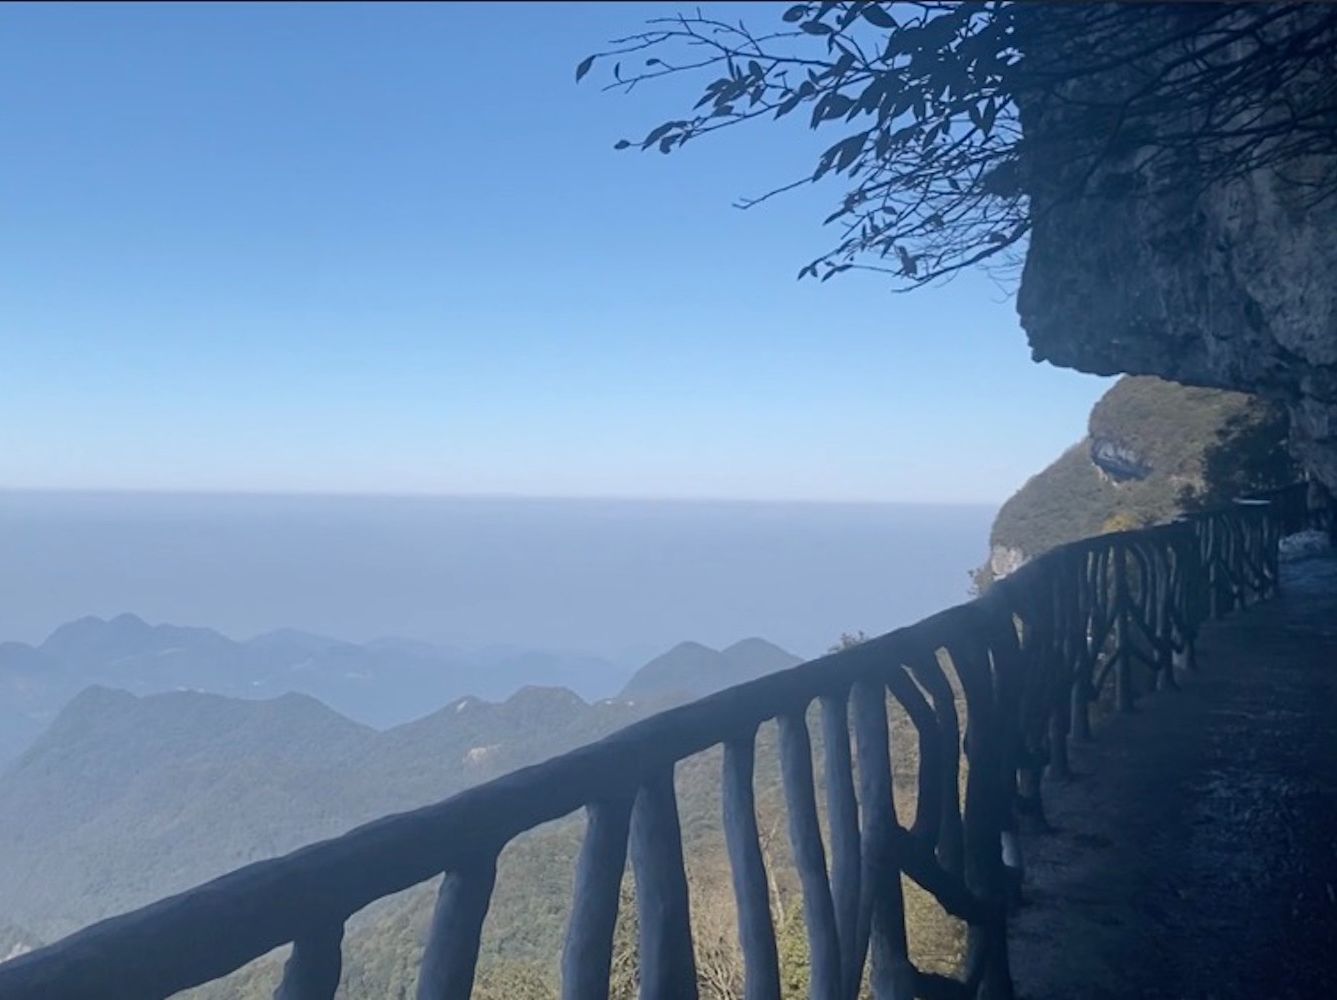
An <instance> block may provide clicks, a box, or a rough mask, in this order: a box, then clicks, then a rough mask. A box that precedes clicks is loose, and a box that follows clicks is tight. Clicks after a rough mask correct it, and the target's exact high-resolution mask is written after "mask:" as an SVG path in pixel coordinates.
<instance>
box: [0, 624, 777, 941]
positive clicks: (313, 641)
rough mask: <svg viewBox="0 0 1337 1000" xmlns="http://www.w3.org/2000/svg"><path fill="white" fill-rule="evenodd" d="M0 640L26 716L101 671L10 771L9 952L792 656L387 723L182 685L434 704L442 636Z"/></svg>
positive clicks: (773, 651)
mask: <svg viewBox="0 0 1337 1000" xmlns="http://www.w3.org/2000/svg"><path fill="white" fill-rule="evenodd" d="M0 654H2V656H0V691H3V692H4V695H6V696H17V698H13V697H6V698H5V700H4V704H6V705H8V706H17V707H11V709H10V711H11V714H12V713H14V712H17V713H18V714H19V715H21V716H22V717H23V719H24V720H26V724H30V725H40V715H39V712H40V711H41V710H43V706H45V705H49V704H50V703H51V702H52V700H53V699H55V698H56V697H59V695H60V693H61V692H62V691H67V690H69V689H70V688H71V687H74V686H76V685H81V684H83V683H85V682H86V680H87V679H88V678H98V679H99V680H100V681H101V683H98V684H95V685H92V686H86V687H83V689H82V690H81V691H79V692H78V693H77V694H75V695H74V696H73V697H72V698H71V699H70V700H69V701H68V703H67V704H65V705H64V707H63V708H62V709H61V710H59V711H58V712H57V713H56V714H55V717H54V719H53V720H52V721H51V722H50V725H49V726H47V727H46V728H45V731H44V732H42V733H41V734H40V735H39V736H37V737H36V739H35V740H34V741H33V742H32V743H31V746H28V747H27V749H26V750H25V751H24V752H22V753H21V754H20V755H18V756H17V758H16V759H14V760H12V761H11V762H10V764H9V765H8V767H6V768H4V769H3V770H0V845H4V849H3V850H0V927H10V928H12V929H10V930H9V931H8V932H7V934H6V935H4V937H6V938H12V939H13V940H12V941H10V947H9V948H5V949H3V950H5V951H8V950H11V948H12V947H14V946H15V943H16V942H17V943H22V942H26V941H29V940H45V941H49V940H52V939H54V938H55V937H58V936H61V935H63V934H65V933H68V932H70V931H72V930H74V929H76V928H78V927H79V926H82V925H83V924H86V923H88V922H90V921H93V920H96V919H100V918H102V917H105V916H109V915H111V914H113V913H116V912H120V911H123V910H125V909H128V908H133V907H135V906H138V905H141V904H143V903H146V902H149V901H151V900H153V899H155V898H158V897H159V896H162V895H164V894H167V893H171V892H175V891H179V890H181V889H183V888H186V887H188V886H190V885H193V884H195V883H197V882H200V881H203V880H205V879H208V878H211V877H213V876H215V875H218V874H221V873H222V872H224V871H227V870H229V869H231V868H234V867H236V866H238V865H242V864H245V863H247V862H249V861H253V860H257V859H259V858H263V857H269V856H273V855H276V854H281V853H284V852H286V851H289V850H292V849H294V848H296V847H298V846H300V845H302V844H304V843H308V842H310V841H313V840H317V839H321V838H324V837H329V836H333V835H336V834H338V833H341V832H343V831H344V830H347V829H349V828H350V827H352V826H355V825H357V824H358V823H361V822H365V821H367V820H369V819H372V818H374V817H376V816H380V815H383V814H385V813H388V812H393V811H397V810H402V809H408V808H413V807H416V806H419V805H423V804H425V803H428V802H432V801H436V800H438V799H441V798H444V797H446V796H448V795H451V794H453V793H455V792H457V791H460V790H461V789H463V788H465V787H468V786H469V785H472V784H475V783H477V782H479V781H484V780H487V779H489V778H492V777H495V776H496V775H499V774H502V773H504V772H506V771H509V770H512V769H514V768H516V767H520V766H523V765H525V764H530V763H534V762H536V761H538V760H542V759H544V758H546V757H548V756H551V755H553V754H556V753H560V752H563V751H565V750H568V749H571V748H573V747H575V746H578V745H580V744H582V743H586V742H588V741H590V740H593V739H597V738H598V737H600V736H602V735H605V734H606V733H608V732H611V731H612V730H614V729H616V728H618V727H620V726H622V725H625V724H627V723H628V722H631V721H633V720H635V719H637V718H640V717H642V716H644V715H646V714H649V713H651V712H653V711H656V710H658V709H659V708H662V707H664V706H666V705H668V704H671V703H673V702H675V701H679V700H682V699H687V698H692V697H696V696H699V695H702V694H706V693H709V692H710V691H713V690H717V689H719V688H722V687H726V686H728V685H730V684H734V683H738V682H741V681H745V680H750V679H752V678H753V677H756V676H759V675H761V674H763V673H767V672H769V671H772V670H777V669H783V668H784V667H787V666H791V665H793V664H795V663H798V662H799V660H798V658H797V657H795V656H793V655H791V654H789V653H787V652H785V651H784V650H782V649H780V648H779V647H777V646H773V645H771V644H770V643H767V642H765V641H763V640H760V639H749V640H744V641H743V642H740V643H737V644H735V645H733V646H730V647H728V648H727V649H725V650H723V651H717V650H713V649H710V648H709V647H706V646H702V645H699V644H696V643H683V644H680V645H679V646H676V647H674V649H672V650H670V651H669V652H668V653H666V654H664V655H663V656H660V657H657V658H656V659H654V660H652V661H650V662H649V663H647V664H646V665H645V666H644V667H643V668H642V669H641V670H639V671H637V672H636V674H635V675H634V676H633V677H632V678H631V680H630V681H629V682H628V683H627V685H626V688H625V689H624V691H623V694H622V696H620V697H617V698H606V699H602V700H598V701H595V702H594V703H590V702H587V701H586V700H585V699H583V698H581V697H580V696H579V695H577V694H576V693H574V692H573V691H571V690H569V689H568V688H565V687H560V686H543V687H538V686H526V687H522V688H520V690H518V691H514V693H512V694H510V696H509V697H507V698H505V699H504V700H500V701H489V700H485V699H483V698H479V697H476V696H474V695H468V696H464V697H454V698H452V699H442V700H439V701H437V702H436V704H437V705H441V704H442V701H445V704H444V706H443V707H440V708H437V709H436V710H435V711H432V712H430V713H428V714H422V713H421V711H420V712H419V714H420V716H421V717H419V718H417V719H415V720H414V721H411V722H407V723H403V724H400V725H397V726H393V727H391V728H388V729H385V730H384V731H378V730H377V729H374V728H372V727H370V726H368V725H365V724H364V723H362V722H360V721H354V720H353V719H350V718H348V717H347V716H346V715H344V714H341V713H340V712H337V711H335V710H334V709H332V708H330V707H328V706H327V705H326V704H324V703H323V702H322V700H318V699H317V698H316V697H313V696H311V695H310V694H305V693H294V692H288V693H284V694H281V695H279V696H277V697H270V698H255V697H248V698H238V697H232V696H229V695H227V694H223V693H205V692H202V691H199V690H171V689H170V688H173V687H180V688H198V687H205V686H206V685H208V686H216V687H223V688H225V690H233V691H235V690H237V689H238V688H240V689H241V690H243V691H248V692H254V691H255V690H257V689H263V688H264V686H265V685H279V684H282V683H285V682H288V683H291V684H292V685H293V686H294V687H295V686H296V685H297V684H299V683H300V684H302V685H304V686H305V687H307V688H308V689H316V690H320V689H324V690H330V691H333V692H335V693H336V694H338V695H339V696H340V697H341V698H343V699H354V698H356V696H357V695H358V694H359V693H361V694H362V696H363V697H365V698H368V699H370V698H373V697H374V698H377V699H380V704H381V710H382V711H387V712H388V711H389V710H390V707H392V706H399V707H400V708H401V710H411V709H412V708H414V707H419V708H421V706H423V705H424V704H425V702H426V700H427V698H428V697H430V693H431V692H433V691H437V692H439V691H443V690H446V689H447V688H448V686H450V685H456V684H462V683H466V682H467V680H466V679H464V678H462V677H461V675H459V674H453V675H451V676H449V677H448V678H447V679H445V680H443V679H441V678H434V677H432V676H431V671H432V667H433V664H435V663H437V662H438V661H435V660H433V659H432V649H431V647H427V648H420V647H419V646H417V645H416V644H412V643H408V642H404V641H402V640H395V641H393V642H381V643H372V644H368V645H366V646H352V645H350V644H346V643H338V642H335V641H334V640H328V639H322V638H321V637H318V636H309V635H304V634H302V633H296V632H287V631H285V632H277V633H270V634H269V635H266V636H261V637H259V638H257V639H254V640H251V641H250V642H246V643H238V642H234V641H232V640H230V639H227V638H226V637H224V636H221V635H219V634H218V633H216V632H212V631H210V630H208V629H193V628H179V627H176V626H170V625H159V626H150V625H147V624H146V623H144V622H143V621H141V620H140V619H138V618H135V617H134V616H131V615H123V616H120V617H117V618H114V619H112V620H110V621H103V620H100V619H81V620H80V621H78V622H74V623H71V624H70V625H67V626H63V627H62V628H60V629H57V630H56V632H54V633H53V634H52V636H51V637H50V638H49V639H48V640H47V641H46V642H44V643H42V644H41V646H40V647H36V648H34V647H31V646H23V645H20V644H15V643H10V644H7V645H6V646H4V647H2V648H0ZM506 662H514V661H506ZM543 662H544V661H541V660H540V661H538V662H535V663H532V664H531V666H533V667H534V668H535V669H540V668H541V667H542V666H543ZM487 674H488V671H486V670H480V671H479V672H478V673H477V674H475V675H474V676H473V677H472V678H469V679H472V680H474V681H475V682H477V681H479V680H481V679H483V676H484V675H487ZM529 676H531V677H532V676H534V674H533V673H530V675H529ZM486 679H487V681H488V683H489V684H490V685H491V686H493V687H494V688H495V687H496V686H499V685H502V684H504V683H506V681H505V679H504V677H503V678H499V677H497V676H496V675H495V674H492V675H489V676H487V677H486ZM257 682H259V683H257ZM112 685H125V686H133V687H134V688H137V689H139V690H140V691H144V690H150V691H151V690H152V689H153V688H154V687H157V688H158V689H159V691H158V693H150V694H135V693H131V692H130V691H127V690H121V689H117V688H115V687H113V686H112ZM387 686H395V687H397V688H398V690H395V691H386V690H384V688H385V687H387ZM163 688H169V690H165V691H164V690H162V689H163ZM271 690H272V688H271ZM7 722H8V720H6V719H0V725H7ZM7 735H10V734H9V733H8V732H7ZM4 943H5V942H4V941H3V940H0V945H2V944H4Z"/></svg>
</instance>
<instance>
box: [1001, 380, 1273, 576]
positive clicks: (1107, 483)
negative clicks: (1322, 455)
mask: <svg viewBox="0 0 1337 1000" xmlns="http://www.w3.org/2000/svg"><path fill="white" fill-rule="evenodd" d="M1297 474H1298V468H1297V466H1296V465H1295V463H1294V461H1293V460H1292V459H1291V457H1290V454H1289V452H1288V450H1287V421H1286V416H1285V413H1284V412H1283V411H1282V410H1281V409H1280V408H1279V407H1276V406H1274V405H1272V404H1269V403H1266V402H1264V401H1263V400H1260V399H1258V398H1256V397H1254V396H1249V395H1246V394H1244V393H1238V392H1226V391H1224V390H1220V389H1205V388H1200V387H1194V386H1183V385H1178V384H1176V383H1174V382H1166V381H1163V380H1161V379H1158V378H1152V377H1148V376H1129V377H1125V378H1121V379H1120V380H1119V381H1118V382H1116V383H1115V384H1114V386H1113V387H1112V388H1111V389H1110V390H1109V392H1107V393H1105V395H1104V396H1103V397H1101V399H1100V400H1099V401H1098V402H1097V403H1096V405H1095V406H1094V407H1093V408H1092V410H1091V417H1090V420H1089V423H1088V427H1087V436H1086V437H1084V438H1083V439H1082V440H1081V441H1079V442H1078V443H1077V444H1075V445H1073V446H1072V447H1071V448H1069V449H1068V450H1067V451H1065V452H1064V453H1063V454H1062V455H1061V456H1059V458H1058V459H1056V460H1055V461H1054V462H1053V464H1051V465H1050V466H1049V467H1048V468H1046V469H1044V470H1043V471H1041V472H1040V473H1038V474H1037V475H1035V476H1033V477H1032V478H1031V479H1030V480H1028V481H1027V482H1026V484H1025V485H1024V486H1022V488H1021V489H1020V490H1018V491H1017V492H1016V493H1015V494H1014V495H1013V496H1012V497H1011V499H1009V500H1008V501H1007V502H1006V503H1005V504H1003V507H1002V509H1001V510H999V512H998V517H997V518H996V519H995V520H994V526H993V531H992V533H991V535H990V546H991V553H990V559H989V563H988V564H987V565H985V566H983V567H981V569H980V570H979V571H978V572H977V574H976V581H977V583H978V584H981V585H987V583H988V582H989V581H990V580H992V579H994V578H996V577H997V576H999V575H1002V574H1004V573H1006V572H1009V571H1010V570H1012V569H1014V568H1015V567H1016V566H1017V565H1019V564H1020V563H1021V562H1022V561H1024V560H1026V559H1031V558H1034V557H1035V556H1037V555H1039V554H1040V553H1042V552H1045V551H1048V550H1049V549H1052V548H1054V547H1055V546H1056V545H1062V544H1064V543H1065V542H1071V541H1075V540H1077V539H1079V538H1085V537H1088V536H1090V535H1096V534H1100V533H1101V532H1105V531H1122V530H1127V529H1131V528H1137V527H1142V526H1144V525H1148V524H1156V523H1159V522H1162V521H1167V520H1171V519H1173V518H1175V517H1177V516H1179V515H1180V514H1182V513H1184V512H1185V511H1186V510H1191V509H1196V508H1200V507H1203V506H1210V505H1213V504H1217V503H1225V502H1228V501H1229V500H1230V499H1231V498H1233V497H1236V496H1240V495H1244V494H1248V493H1253V492H1259V491H1263V490H1267V489H1273V488H1275V487H1278V486H1283V485H1285V484H1286V483H1289V482H1292V481H1293V480H1294V479H1295V478H1296V476H1297Z"/></svg>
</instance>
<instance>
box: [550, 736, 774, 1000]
mask: <svg viewBox="0 0 1337 1000" xmlns="http://www.w3.org/2000/svg"><path fill="white" fill-rule="evenodd" d="M755 759H756V733H755V731H754V732H752V733H749V734H748V735H747V736H746V737H740V738H738V739H734V740H730V741H729V742H728V743H726V744H724V789H723V799H724V843H725V846H726V847H727V848H728V851H729V869H730V872H731V874H732V876H733V890H734V900H735V901H736V902H737V904H738V940H739V944H740V946H741V947H742V950H743V967H744V978H743V997H744V1000H775V998H776V997H778V996H779V995H780V959H779V955H778V954H777V952H776V946H775V925H774V923H773V922H772V920H771V896H770V887H769V883H768V882H767V879H766V860H765V858H764V857H763V855H762V853H761V836H760V834H759V832H758V830H757V802H756V792H755V790H754V788H753V770H754V766H755ZM572 1000H576V998H572Z"/></svg>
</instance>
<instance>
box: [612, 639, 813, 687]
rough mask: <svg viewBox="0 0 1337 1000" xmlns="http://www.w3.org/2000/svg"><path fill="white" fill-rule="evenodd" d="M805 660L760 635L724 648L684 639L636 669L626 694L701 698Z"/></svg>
mask: <svg viewBox="0 0 1337 1000" xmlns="http://www.w3.org/2000/svg"><path fill="white" fill-rule="evenodd" d="M801 662H802V661H801V660H800V659H799V657H797V656H795V655H793V654H792V653H789V652H787V651H786V650H783V649H781V648H780V647H779V646H777V645H775V644H774V643H772V642H767V641H766V640H765V639H760V638H756V637H752V638H748V639H743V640H741V641H739V642H735V643H734V644H733V645H731V646H729V647H727V648H726V649H724V650H723V651H721V650H716V649H711V648H710V647H709V646H706V645H703V644H702V643H699V642H680V643H678V644H677V645H676V646H674V647H673V648H672V649H670V650H669V651H668V652H667V653H663V654H662V655H660V656H657V657H655V658H654V659H653V660H651V661H650V662H649V663H647V664H646V665H645V666H643V667H641V669H640V670H638V671H636V673H635V674H634V675H633V676H632V678H631V680H630V681H628V682H627V686H626V687H624V688H623V689H622V697H623V698H630V697H636V698H646V697H656V696H658V697H674V698H699V697H701V696H702V695H707V694H711V693H713V692H715V691H719V690H721V689H722V688H726V687H732V686H733V685H734V684H741V683H743V682H744V681H750V680H753V679H754V678H757V677H761V676H763V675H764V674H769V673H774V672H775V671H777V670H784V669H785V668H787V667H792V666H794V665H795V664H797V663H801Z"/></svg>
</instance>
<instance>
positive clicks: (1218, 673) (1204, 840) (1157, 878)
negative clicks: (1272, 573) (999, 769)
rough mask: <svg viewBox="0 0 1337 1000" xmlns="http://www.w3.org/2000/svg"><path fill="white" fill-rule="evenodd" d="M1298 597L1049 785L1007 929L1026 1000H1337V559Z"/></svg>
mask: <svg viewBox="0 0 1337 1000" xmlns="http://www.w3.org/2000/svg"><path fill="white" fill-rule="evenodd" d="M1283 581H1284V583H1283V586H1284V592H1283V594H1282V595H1281V596H1280V597H1279V598H1277V599H1275V600H1273V601H1269V602H1266V603H1264V604H1260V605H1257V606H1256V607H1254V608H1251V609H1249V610H1247V611H1245V612H1242V613H1240V614H1238V615H1235V616H1234V617H1231V618H1228V619H1225V620H1224V621H1220V622H1216V623H1213V624H1211V625H1209V626H1207V627H1205V628H1204V629H1203V633H1202V636H1201V637H1200V643H1199V662H1200V664H1201V669H1200V671H1199V672H1198V673H1197V674H1196V675H1195V676H1193V677H1190V678H1188V679H1187V680H1186V681H1185V682H1184V689H1183V690H1182V691H1181V692H1177V693H1169V692H1167V693H1157V694H1151V695H1147V696H1145V697H1144V698H1143V699H1142V700H1141V701H1140V703H1139V711H1138V712H1137V713H1136V714H1135V715H1132V716H1120V717H1117V718H1114V719H1111V720H1109V721H1108V722H1107V723H1106V724H1105V725H1104V726H1103V727H1102V728H1101V729H1100V731H1099V732H1098V733H1097V736H1096V739H1095V741H1094V742H1093V743H1092V744H1090V745H1089V746H1086V747H1077V748H1076V752H1075V754H1074V758H1073V761H1074V767H1075V770H1076V771H1077V773H1078V776H1077V777H1076V778H1075V779H1074V780H1073V781H1072V782H1070V783H1067V784H1064V785H1050V786H1049V788H1048V790H1047V791H1048V803H1047V805H1048V807H1049V819H1050V822H1051V823H1052V824H1053V826H1054V827H1055V829H1054V831H1053V832H1052V833H1047V834H1039V835H1034V836H1032V837H1030V838H1028V840H1027V846H1028V849H1029V852H1030V856H1029V857H1028V858H1027V859H1026V861H1027V866H1028V874H1027V883H1028V886H1027V898H1026V903H1025V905H1024V906H1023V907H1022V908H1021V909H1020V910H1019V911H1017V913H1016V915H1015V917H1014V918H1013V923H1012V928H1013V930H1012V968H1013V975H1014V979H1015V980H1016V984H1017V991H1018V995H1019V996H1020V997H1022V998H1024V1000H1051V998H1053V1000H1057V998H1059V997H1063V998H1072V997H1077V998H1105V997H1153V998H1171V997H1173V998H1193V1000H1206V998H1227V997H1232V998H1233V997H1249V998H1256V1000H1264V998H1274V997H1275V998H1299V997H1305V998H1309V997H1325V998H1326V997H1337V560H1334V559H1322V560H1311V561H1308V562H1304V563H1299V564H1297V565H1294V566H1290V567H1286V572H1285V574H1284V576H1283Z"/></svg>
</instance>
